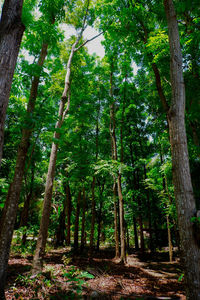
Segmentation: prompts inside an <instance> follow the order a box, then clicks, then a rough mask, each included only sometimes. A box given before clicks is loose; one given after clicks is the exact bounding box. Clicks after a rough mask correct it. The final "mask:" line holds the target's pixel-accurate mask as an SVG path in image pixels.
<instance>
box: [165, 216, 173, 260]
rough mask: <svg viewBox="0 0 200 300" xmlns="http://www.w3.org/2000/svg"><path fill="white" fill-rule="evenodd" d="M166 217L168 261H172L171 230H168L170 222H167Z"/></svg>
mask: <svg viewBox="0 0 200 300" xmlns="http://www.w3.org/2000/svg"><path fill="white" fill-rule="evenodd" d="M166 218H167V235H168V246H169V261H170V262H172V261H173V246H172V238H171V230H170V223H169V216H168V215H167V216H166Z"/></svg>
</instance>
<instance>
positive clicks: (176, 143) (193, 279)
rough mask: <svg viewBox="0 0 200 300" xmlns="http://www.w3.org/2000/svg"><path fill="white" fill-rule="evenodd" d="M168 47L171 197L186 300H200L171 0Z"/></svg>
mask: <svg viewBox="0 0 200 300" xmlns="http://www.w3.org/2000/svg"><path fill="white" fill-rule="evenodd" d="M164 7H165V12H166V17H167V22H168V31H169V44H170V55H171V60H170V73H171V87H172V101H171V107H170V110H169V113H168V122H169V132H170V143H171V152H172V171H173V183H174V194H175V200H176V205H177V212H178V224H179V232H180V244H181V250H182V254H183V262H184V268H185V281H186V293H187V299H189V300H197V299H200V267H199V265H200V249H199V247H198V244H197V241H196V239H195V235H194V231H193V225H192V223H191V217H193V216H194V215H195V213H196V204H195V199H194V195H193V188H192V183H191V175H190V167H189V159H188V148H187V137H186V130H185V88H184V80H183V70H182V54H181V48H180V39H179V32H178V24H177V20H176V14H175V9H174V5H173V1H172V0H165V1H164Z"/></svg>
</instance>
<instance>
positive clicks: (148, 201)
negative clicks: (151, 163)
mask: <svg viewBox="0 0 200 300" xmlns="http://www.w3.org/2000/svg"><path fill="white" fill-rule="evenodd" d="M144 178H145V179H146V178H147V175H146V166H145V165H144ZM146 195H147V206H148V219H149V248H150V251H151V252H154V244H153V236H152V219H151V202H150V196H149V189H146Z"/></svg>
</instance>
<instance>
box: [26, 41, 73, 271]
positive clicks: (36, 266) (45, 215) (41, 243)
mask: <svg viewBox="0 0 200 300" xmlns="http://www.w3.org/2000/svg"><path fill="white" fill-rule="evenodd" d="M77 43H78V39H77V40H76V42H75V43H74V44H73V46H72V49H71V53H70V56H69V59H68V63H67V73H66V77H65V87H64V91H63V94H62V98H61V101H60V105H59V112H58V118H59V119H58V121H57V123H56V126H55V130H56V131H55V132H54V136H53V138H54V140H55V141H56V140H59V138H60V134H59V132H58V131H57V129H60V128H61V126H62V124H63V121H64V118H65V115H66V113H67V112H68V110H69V106H70V94H68V93H69V85H70V74H71V63H72V58H73V56H74V53H75V47H76V45H77ZM67 94H68V105H67V108H66V109H65V110H64V107H65V103H66V100H67ZM57 151H58V144H57V143H55V142H53V143H52V147H51V154H50V160H49V167H48V173H47V179H46V185H45V195H44V202H43V210H42V219H41V222H40V230H39V235H38V239H37V245H36V251H35V255H34V258H33V269H32V273H33V274H35V273H38V272H40V271H41V270H42V265H43V263H42V260H43V256H44V253H45V247H46V241H47V236H48V226H49V218H50V211H51V199H52V193H53V182H54V176H55V168H56V159H57Z"/></svg>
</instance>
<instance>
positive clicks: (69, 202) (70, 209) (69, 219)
mask: <svg viewBox="0 0 200 300" xmlns="http://www.w3.org/2000/svg"><path fill="white" fill-rule="evenodd" d="M66 198H67V236H66V245H67V246H69V245H70V240H71V239H70V237H71V230H70V229H71V213H72V196H71V192H70V187H69V183H67V186H66Z"/></svg>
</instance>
